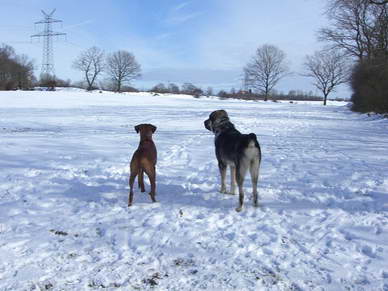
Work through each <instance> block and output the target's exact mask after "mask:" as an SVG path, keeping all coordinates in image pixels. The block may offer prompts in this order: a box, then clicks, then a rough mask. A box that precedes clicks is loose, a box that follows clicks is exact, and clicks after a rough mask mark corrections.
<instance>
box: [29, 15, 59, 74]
mask: <svg viewBox="0 0 388 291" xmlns="http://www.w3.org/2000/svg"><path fill="white" fill-rule="evenodd" d="M55 10H56V9H54V10H53V11H51V13H46V12H45V11H43V10H41V11H42V13H43V15H44V19H43V20H40V21H38V22H35V24H43V25H44V30H43V31H42V32H40V33H38V34H34V35H31V38H35V37H38V38H40V37H43V55H42V69H41V77H42V76H44V77H54V76H55V70H54V47H53V37H54V36H61V35H64V36H65V35H66V33H63V32H55V31H53V30H52V25H53V23H59V22H62V20H58V19H54V18H53V17H52V16H53V14H54V12H55Z"/></svg>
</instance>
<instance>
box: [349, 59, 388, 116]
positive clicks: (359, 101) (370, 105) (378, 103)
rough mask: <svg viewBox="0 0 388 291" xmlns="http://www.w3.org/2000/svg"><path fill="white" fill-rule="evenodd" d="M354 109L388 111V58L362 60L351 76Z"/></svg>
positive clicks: (359, 110)
mask: <svg viewBox="0 0 388 291" xmlns="http://www.w3.org/2000/svg"><path fill="white" fill-rule="evenodd" d="M351 86H352V89H353V95H352V99H351V100H352V102H353V106H352V110H354V111H358V112H371V111H373V112H376V113H387V112H388V58H387V57H380V58H374V59H368V60H364V61H360V62H359V63H358V64H357V65H356V66H355V67H354V69H353V72H352V76H351Z"/></svg>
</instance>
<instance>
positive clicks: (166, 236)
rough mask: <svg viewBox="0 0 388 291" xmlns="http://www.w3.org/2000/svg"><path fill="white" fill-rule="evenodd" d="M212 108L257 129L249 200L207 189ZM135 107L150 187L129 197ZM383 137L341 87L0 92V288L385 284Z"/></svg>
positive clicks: (387, 191)
mask: <svg viewBox="0 0 388 291" xmlns="http://www.w3.org/2000/svg"><path fill="white" fill-rule="evenodd" d="M329 104H330V102H329ZM221 108H223V109H226V110H227V111H228V112H229V114H230V116H231V119H232V121H233V122H234V123H235V125H236V127H237V128H238V129H240V130H241V131H242V132H255V133H256V134H257V136H258V138H259V141H260V143H261V146H262V152H263V163H262V168H261V177H260V178H261V179H260V183H259V195H260V196H261V202H262V207H261V208H257V209H255V208H254V207H253V206H252V203H251V201H250V195H248V193H249V192H250V191H249V190H250V182H249V179H248V180H247V181H246V189H247V195H246V196H247V198H246V200H248V201H246V204H245V208H244V210H243V211H242V212H241V213H237V212H235V210H234V208H235V206H236V205H237V199H238V198H237V196H232V195H225V194H219V193H218V189H219V174H218V169H217V164H216V159H215V155H214V147H213V136H212V135H211V134H210V132H208V131H207V130H206V129H205V128H204V127H203V120H205V119H206V118H207V116H208V114H209V113H210V112H211V111H212V110H215V109H221ZM139 123H152V124H154V125H156V126H157V127H158V130H157V131H156V133H155V135H154V140H155V143H156V145H157V148H158V166H157V200H158V203H155V204H151V203H150V198H149V196H148V195H146V194H143V193H140V192H139V191H138V189H136V192H135V197H134V206H133V207H131V208H128V207H127V199H128V163H129V160H130V157H131V155H132V153H133V151H134V150H135V149H136V147H137V145H138V140H139V137H138V135H137V134H136V133H135V131H134V129H133V126H135V125H136V124H139ZM387 141H388V120H386V119H385V120H384V119H379V118H373V117H367V116H365V115H359V114H356V113H352V112H350V111H349V110H348V108H347V107H346V106H345V104H344V103H342V104H336V105H335V106H334V105H329V106H327V107H323V106H321V104H289V103H273V102H267V103H265V102H247V101H219V100H217V99H194V98H191V97H187V96H186V97H185V96H151V95H149V94H145V93H137V94H113V93H107V92H104V93H97V92H96V93H86V92H77V91H58V92H0V147H1V152H0V169H1V170H0V290H89V289H107V290H147V289H154V290H217V291H218V290H388V175H387V173H388V143H387ZM228 180H229V179H228ZM146 181H147V183H148V180H146ZM146 187H147V189H149V185H148V184H147V185H146Z"/></svg>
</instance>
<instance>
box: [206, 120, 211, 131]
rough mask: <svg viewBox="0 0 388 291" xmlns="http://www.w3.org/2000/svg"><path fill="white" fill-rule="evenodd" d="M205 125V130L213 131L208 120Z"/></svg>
mask: <svg viewBox="0 0 388 291" xmlns="http://www.w3.org/2000/svg"><path fill="white" fill-rule="evenodd" d="M204 125H205V128H206V129H207V130H210V131H212V128H211V121H210V120H209V119H207V120H205V121H204Z"/></svg>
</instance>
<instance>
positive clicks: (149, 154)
mask: <svg viewBox="0 0 388 291" xmlns="http://www.w3.org/2000/svg"><path fill="white" fill-rule="evenodd" d="M135 130H136V132H137V133H139V132H140V144H139V147H138V148H137V150H136V151H135V152H134V154H133V156H132V160H131V175H130V177H129V188H130V190H129V201H128V206H131V205H132V201H133V183H134V182H135V178H136V176H137V175H139V177H138V182H139V188H140V189H141V192H145V189H144V172H146V174H147V176H148V178H149V179H150V183H151V192H150V195H151V199H152V202H156V200H155V188H156V184H155V180H156V171H155V165H156V158H157V153H156V147H155V144H154V142H153V140H152V134H153V133H154V132H155V131H156V126H154V125H152V124H139V125H136V126H135Z"/></svg>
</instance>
